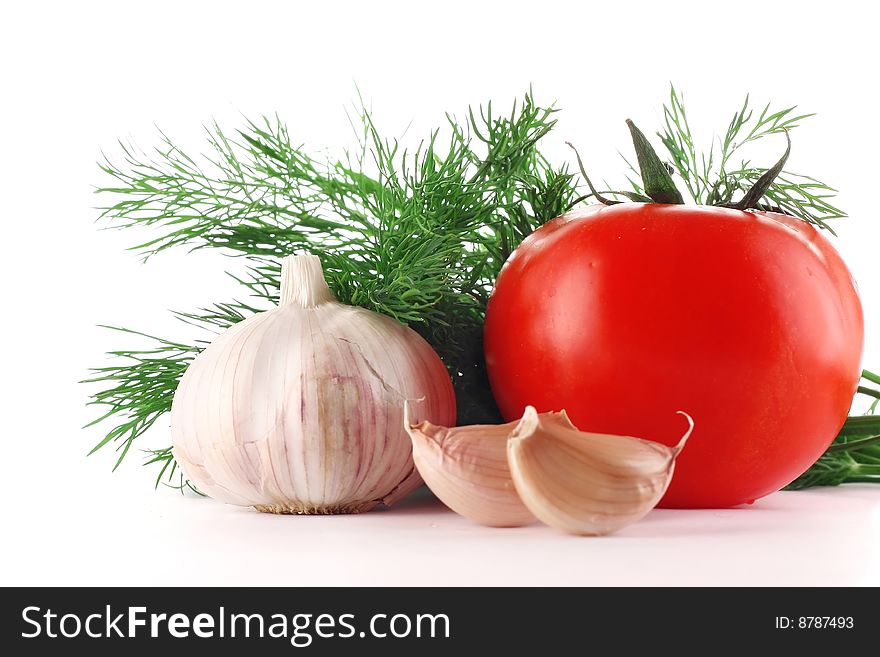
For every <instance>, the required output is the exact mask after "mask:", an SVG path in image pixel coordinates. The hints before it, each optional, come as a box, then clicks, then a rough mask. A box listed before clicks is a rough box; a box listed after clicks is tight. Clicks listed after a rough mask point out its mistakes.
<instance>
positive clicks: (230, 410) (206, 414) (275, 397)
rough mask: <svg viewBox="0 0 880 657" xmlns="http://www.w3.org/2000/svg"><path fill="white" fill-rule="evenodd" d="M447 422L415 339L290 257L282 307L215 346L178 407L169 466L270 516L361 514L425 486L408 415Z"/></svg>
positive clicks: (436, 382) (446, 395)
mask: <svg viewBox="0 0 880 657" xmlns="http://www.w3.org/2000/svg"><path fill="white" fill-rule="evenodd" d="M417 398H422V401H420V402H418V405H417V407H416V409H415V412H416V413H417V415H419V416H420V417H424V418H428V419H431V420H433V421H435V422H440V423H450V424H451V423H453V422H454V419H455V397H454V394H453V389H452V383H451V381H450V378H449V375H448V374H447V371H446V368H445V367H444V365H443V363H442V362H441V360H440V358H439V357H438V356H437V354H436V353H435V352H434V351H433V349H431V347H430V346H429V345H428V343H427V342H425V341H424V340H423V339H422V338H421V337H420V336H419V335H418V334H417V333H416V332H415V331H413V330H411V329H409V328H407V327H405V326H402V325H401V324H399V323H398V322H396V321H395V320H393V319H391V318H390V317H386V316H384V315H380V314H377V313H373V312H370V311H367V310H364V309H362V308H356V307H353V306H346V305H343V304H341V303H339V302H338V301H337V300H336V298H335V297H334V296H333V293H332V292H331V291H330V288H329V287H328V286H327V283H326V281H325V280H324V275H323V271H322V269H321V263H320V260H319V259H318V258H317V257H316V256H313V255H297V256H290V257H288V258H286V259H285V260H284V262H283V264H282V270H281V300H280V303H279V305H278V307H277V308H275V309H273V310H270V311H267V312H264V313H260V314H258V315H254V316H253V317H250V318H248V319H246V320H244V321H242V322H240V323H239V324H236V325H235V326H233V327H232V328H230V329H229V330H228V331H226V332H225V333H223V334H222V335H220V336H219V337H218V338H217V339H216V340H215V341H214V342H213V343H212V344H211V345H210V346H208V348H207V349H205V351H204V352H202V353H201V354H199V356H198V357H197V358H196V359H195V360H194V361H193V362H192V364H191V365H190V366H189V368H188V369H187V371H186V373H185V374H184V376H183V378H182V379H181V382H180V385H179V387H178V389H177V392H176V394H175V396H174V403H173V407H172V410H171V431H172V437H173V441H174V455H175V457H176V458H177V461H178V462H179V463H180V465H181V467H182V468H183V471H184V473H185V475H186V476H187V477H188V478H189V479H190V480H191V481H192V482H193V483H194V484H195V485H196V486H197V487H198V488H199V489H200V490H201V491H203V492H204V493H206V494H207V495H209V496H211V497H214V498H216V499H218V500H222V501H224V502H228V503H230V504H240V505H248V506H254V507H256V508H257V509H258V510H260V511H266V512H272V513H355V512H360V511H366V510H367V509H370V508H371V507H373V506H375V505H376V504H378V503H380V502H383V503H385V504H391V503H393V502H395V501H396V500H398V499H400V498H402V497H403V496H405V495H406V494H407V493H409V492H411V491H412V490H413V489H415V488H416V487H417V486H418V485H419V484H420V483H421V480H420V478H419V475H418V473H417V472H416V470H415V468H414V466H413V461H412V447H411V445H410V441H409V438H408V437H407V435H406V432H405V431H404V430H403V402H404V400H405V399H417Z"/></svg>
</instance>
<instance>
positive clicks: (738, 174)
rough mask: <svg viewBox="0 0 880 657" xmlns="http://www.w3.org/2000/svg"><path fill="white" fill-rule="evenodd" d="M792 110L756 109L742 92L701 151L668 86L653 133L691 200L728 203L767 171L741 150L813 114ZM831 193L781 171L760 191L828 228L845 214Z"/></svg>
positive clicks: (768, 203) (769, 202)
mask: <svg viewBox="0 0 880 657" xmlns="http://www.w3.org/2000/svg"><path fill="white" fill-rule="evenodd" d="M796 109H797V108H796V107H788V108H784V109H779V110H777V109H771V106H770V104H769V103H768V104H767V105H765V106H764V108H763V109H762V110H761V112H760V113H758V114H756V113H755V110H754V109H752V107H751V103H750V99H749V97H748V96H746V99H745V101H744V102H743V104H742V107H740V109H739V110H737V111H736V112H735V113H734V115H733V118H732V119H731V121H730V123H729V125H728V127H727V131H726V132H725V134H724V136H723V137H720V138H719V139H718V140H717V143H713V144H711V145H710V147H709V150H708V151H706V150H704V149H702V150H701V149H700V148H699V147H698V145H697V141H696V139H695V137H694V135H693V133H692V132H691V127H690V124H689V123H688V117H687V110H686V109H685V106H684V98H683V96H682V95H681V94H680V93H679V92H678V91H676V89H675V87H674V86H672V87H670V92H669V100H668V102H667V103H666V104H665V105H664V106H663V126H662V128H661V130H660V132H658V133H657V134H658V136H659V137H660V140H661V142H662V143H663V146H664V147H665V148H666V151H667V153H668V156H669V160H670V164H671V165H672V167H673V168H674V169H675V172H676V173H677V174H678V177H679V178H681V180H682V182H683V183H684V185H685V188H686V189H687V192H688V195H689V196H690V197H691V199H692V200H693V201H694V202H695V203H698V204H701V205H727V204H731V203H734V202H735V201H736V200H738V199H739V198H740V197H742V195H744V194H745V192H746V190H748V189H749V188H750V187H751V186H752V185H753V184H754V183H755V182H756V181H757V180H758V179H759V178H760V177H761V176H762V175H763V174H764V173H765V172H766V171H767V168H760V167H755V166H753V165H752V164H751V162H750V161H748V160H745V159H742V158H741V157H740V152H741V149H742V148H743V147H744V146H746V145H747V144H750V143H753V142H755V141H758V140H760V139H763V138H765V137H768V136H770V135H777V134H782V133H784V132H786V131H791V130H794V129H795V128H797V127H798V126H799V125H800V124H801V123H802V122H803V120H804V119H807V118H809V117H811V116H813V115H812V114H800V113H798V112H797V111H796ZM626 164H627V166H628V167H629V170H630V172H631V173H634V174H636V175H635V177H634V178H633V177H632V176H630V178H629V182H630V184H631V185H632V186H633V188H634V189H635V191H636V192H638V193H641V192H642V190H641V187H640V185H639V183H638V182H636V181H638V180H639V176H638V172H637V171H636V169H635V168H634V167H633V166H632V164H630V163H629V162H628V161H627V162H626ZM836 193H837V190H835V189H834V188H832V187H830V186H829V185H826V184H825V183H823V182H821V181H819V180H816V179H815V178H810V177H808V176H802V175H799V174H796V173H792V172H791V171H785V170H783V171H782V173H781V174H780V175H779V176H777V177H776V179H775V180H774V182H773V184H772V185H771V186H770V188H769V189H768V190H767V191H766V192H765V194H764V201H765V202H764V203H762V204H761V206H760V207H762V208H763V209H767V210H775V211H778V212H784V213H785V214H790V215H792V216H795V217H798V218H799V219H802V220H803V221H806V222H809V223H812V224H815V225H816V226H818V227H819V228H824V229H827V230H831V229H830V227H829V226H828V224H827V222H828V221H829V220H831V219H837V218H840V217H845V216H846V214H845V213H844V212H843V211H842V210H840V208H838V207H836V206H835V205H833V203H832V202H831V199H833V198H834V197H835V195H836ZM832 232H833V231H832Z"/></svg>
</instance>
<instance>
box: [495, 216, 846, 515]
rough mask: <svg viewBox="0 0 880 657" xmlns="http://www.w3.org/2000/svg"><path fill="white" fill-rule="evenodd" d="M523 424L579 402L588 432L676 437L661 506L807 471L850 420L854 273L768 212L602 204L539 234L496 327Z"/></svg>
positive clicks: (526, 251) (800, 225) (703, 501)
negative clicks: (687, 432)
mask: <svg viewBox="0 0 880 657" xmlns="http://www.w3.org/2000/svg"><path fill="white" fill-rule="evenodd" d="M484 337H485V353H486V365H487V368H488V372H489V379H490V382H491V385H492V391H493V394H494V396H495V399H496V401H497V403H498V406H499V408H500V410H501V413H502V415H503V416H504V418H505V419H506V420H508V421H510V420H513V419H515V418H517V417H520V416H521V415H522V412H523V410H524V408H525V406H526V405H529V404H531V405H533V406H535V407H536V408H537V410H538V411H539V412H543V411H558V410H561V409H563V408H564V409H565V410H566V411H567V412H568V414H569V416H570V417H571V419H572V421H573V422H574V423H575V424H576V425H577V426H578V427H579V428H580V429H582V430H585V431H593V432H601V433H611V434H625V435H632V436H638V437H640V438H647V439H651V440H656V441H658V442H661V443H664V444H667V445H672V444H674V443H675V442H676V441H677V440H678V438H679V437H680V436H681V433H682V431H683V425H682V422H683V420H682V419H681V416H679V415H676V411H679V410H682V411H686V412H687V413H689V414H690V415H691V416H692V417H693V418H694V421H695V423H696V428H695V430H694V433H693V435H692V436H691V439H690V441H689V442H688V445H687V448H686V449H685V450H684V451H683V452H682V454H681V456H680V457H679V459H678V462H677V464H676V469H675V474H674V476H673V478H672V483H671V485H670V487H669V489H668V491H667V493H666V495H665V497H664V498H663V500H662V501H661V503H660V505H661V506H666V507H690V508H700V507H729V506H735V505H739V504H743V503H748V502H752V501H754V500H755V499H757V498H760V497H763V496H765V495H768V494H770V493H772V492H775V491H777V490H779V489H780V488H782V487H783V486H785V485H786V484H788V483H789V482H791V481H793V480H794V479H795V478H796V477H797V476H798V475H800V474H801V473H802V472H804V471H805V470H806V469H807V468H809V467H810V465H812V464H813V463H814V462H815V461H816V459H818V458H819V456H820V455H821V454H822V453H823V452H824V450H825V449H826V448H827V447H828V445H829V444H830V443H831V441H832V440H833V439H834V437H835V436H836V434H837V432H838V431H839V429H840V427H841V426H842V425H843V422H844V420H845V419H846V416H847V413H848V411H849V408H850V405H851V403H852V399H853V396H854V395H855V392H856V388H857V386H858V380H859V375H860V369H861V356H862V346H863V340H864V326H863V316H862V307H861V303H860V301H859V296H858V291H857V289H856V285H855V282H854V281H853V278H852V275H851V274H850V272H849V270H848V269H847V267H846V265H845V264H844V262H843V260H842V259H841V258H840V255H839V254H838V253H837V252H836V251H835V250H834V248H833V247H832V246H831V244H830V243H829V242H828V240H827V239H825V237H823V236H822V235H821V234H820V233H819V231H817V230H816V229H815V228H814V227H813V226H811V225H809V224H807V223H805V222H803V221H801V220H799V219H796V218H793V217H789V216H786V215H781V214H775V213H769V212H743V211H739V210H732V209H726V208H716V207H700V206H696V207H694V206H684V205H658V204H641V203H624V204H620V205H612V206H601V205H596V206H590V207H588V208H585V209H582V210H577V211H574V212H571V213H568V214H567V215H564V216H562V217H559V218H557V219H554V220H553V221H551V222H548V223H547V224H546V225H545V226H543V227H542V228H540V229H539V230H537V231H535V233H533V234H532V235H531V236H529V237H528V238H527V239H526V240H525V241H524V242H523V243H522V244H521V245H520V247H519V248H518V249H517V250H516V252H515V253H514V254H513V255H512V256H511V257H510V259H509V260H508V262H507V263H506V264H505V265H504V267H503V268H502V271H501V273H500V275H499V277H498V280H497V283H496V287H495V290H494V292H493V294H492V296H491V298H490V300H489V304H488V307H487V312H486V324H485V336H484Z"/></svg>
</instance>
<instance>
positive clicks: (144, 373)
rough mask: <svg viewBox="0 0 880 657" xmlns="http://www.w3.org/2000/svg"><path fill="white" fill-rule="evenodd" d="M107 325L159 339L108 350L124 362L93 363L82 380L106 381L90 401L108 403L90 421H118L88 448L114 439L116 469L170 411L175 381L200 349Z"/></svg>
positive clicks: (90, 381) (99, 382)
mask: <svg viewBox="0 0 880 657" xmlns="http://www.w3.org/2000/svg"><path fill="white" fill-rule="evenodd" d="M105 328H108V329H111V330H114V331H121V332H123V333H127V334H132V335H138V336H141V337H144V338H147V339H149V340H151V341H152V342H154V343H155V346H154V347H153V348H152V349H142V350H119V351H111V352H109V355H110V356H112V357H115V358H117V359H120V360H121V362H119V363H117V364H115V365H110V366H106V367H97V368H94V369H92V376H91V377H89V378H88V379H86V380H85V381H83V383H95V384H101V385H103V386H105V387H104V388H103V389H102V390H99V391H97V392H95V393H94V394H93V395H92V396H91V400H90V401H89V402H88V403H89V405H94V406H99V407H104V408H105V409H106V412H104V413H103V414H102V415H100V416H99V417H98V418H96V419H95V420H93V421H92V422H90V423H89V424H87V425H86V426H87V427H90V426H93V425H96V424H98V423H99V422H103V421H104V420H107V419H109V418H111V417H113V418H114V419H115V420H116V421H117V422H118V424H117V425H116V426H115V427H113V428H112V429H111V430H110V431H109V432H108V433H107V435H105V436H104V437H103V438H102V439H101V440H100V441H99V442H98V443H97V444H96V445H95V446H94V447H93V448H92V450H91V452H89V454H94V453H95V452H97V451H98V450H99V449H101V448H102V447H104V446H105V445H107V444H108V443H116V445H117V452H118V453H119V456H118V458H117V459H116V463H115V465H114V466H113V469H114V470H115V469H116V468H118V467H119V465H120V464H121V463H122V461H123V459H124V458H125V456H126V455H127V454H128V451H129V449H131V446H132V444H133V443H134V441H135V440H136V439H137V438H139V437H140V436H142V435H143V434H144V433H145V432H146V431H147V430H149V428H150V427H152V426H153V424H155V422H156V420H158V419H159V418H160V417H162V416H163V415H165V413H167V412H168V411H170V410H171V401H172V399H173V398H174V391H175V390H176V389H177V383H178V381H179V380H180V377H181V376H183V372H184V371H185V370H186V368H187V366H188V365H189V364H190V362H192V359H193V358H195V356H196V354H198V353H199V351H201V349H200V348H199V347H197V346H194V345H187V344H182V343H179V342H171V341H170V340H164V339H162V338H157V337H154V336H152V335H147V334H146V333H140V332H139V331H132V330H130V329H125V328H119V327H115V326H108V327H105Z"/></svg>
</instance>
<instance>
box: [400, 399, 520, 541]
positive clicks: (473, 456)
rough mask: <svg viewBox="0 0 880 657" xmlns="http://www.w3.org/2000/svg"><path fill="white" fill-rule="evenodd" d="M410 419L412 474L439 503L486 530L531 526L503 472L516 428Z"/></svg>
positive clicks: (505, 468)
mask: <svg viewBox="0 0 880 657" xmlns="http://www.w3.org/2000/svg"><path fill="white" fill-rule="evenodd" d="M408 404H409V402H407V406H408ZM408 415H409V414H408V413H407V417H406V418H405V427H406V430H407V432H408V433H409V436H410V438H411V439H412V445H413V460H414V461H415V464H416V468H417V469H418V471H419V474H421V476H422V479H424V480H425V483H426V484H427V485H428V488H430V489H431V492H433V493H434V495H436V496H437V497H438V498H439V499H440V501H441V502H443V503H444V504H445V505H446V506H448V507H449V508H450V509H452V510H453V511H455V512H456V513H458V514H460V515H463V516H464V517H465V518H468V519H470V520H473V521H474V522H477V523H479V524H481V525H488V526H490V527H519V526H521V525H528V524H531V523H533V522H535V516H534V515H533V514H532V513H531V511H529V510H528V509H527V508H526V507H525V505H524V504H523V503H522V502H521V501H520V499H519V495H517V492H516V489H515V488H514V486H513V480H512V479H511V477H510V469H509V468H508V466H507V437H508V436H509V435H510V432H511V431H513V429H514V428H515V427H516V426H517V422H509V423H507V424H493V425H485V424H476V425H471V426H466V427H455V428H448V427H444V426H437V425H435V424H431V423H430V422H420V423H419V424H411V423H410V422H409V417H408Z"/></svg>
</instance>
